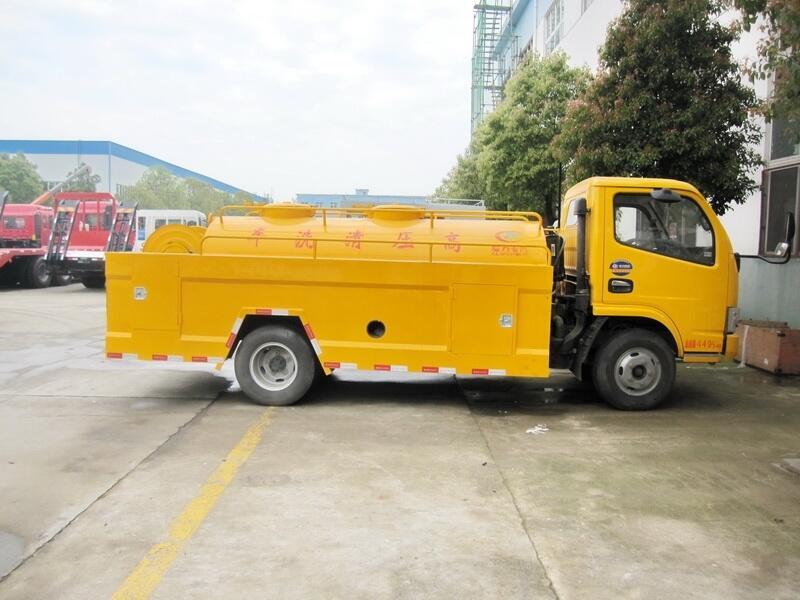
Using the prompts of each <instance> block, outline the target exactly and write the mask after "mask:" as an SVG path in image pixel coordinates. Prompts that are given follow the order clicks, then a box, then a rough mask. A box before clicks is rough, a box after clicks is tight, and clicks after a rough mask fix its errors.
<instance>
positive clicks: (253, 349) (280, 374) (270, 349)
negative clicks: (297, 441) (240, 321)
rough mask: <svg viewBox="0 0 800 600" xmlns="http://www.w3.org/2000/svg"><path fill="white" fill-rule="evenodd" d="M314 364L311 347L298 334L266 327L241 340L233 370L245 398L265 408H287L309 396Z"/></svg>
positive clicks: (269, 326)
mask: <svg viewBox="0 0 800 600" xmlns="http://www.w3.org/2000/svg"><path fill="white" fill-rule="evenodd" d="M316 362H317V358H316V356H314V352H313V350H312V349H311V345H310V344H309V343H308V340H306V338H305V337H304V336H302V335H301V334H300V333H298V332H297V331H295V330H294V329H291V328H289V327H284V326H280V325H266V326H264V327H259V328H258V329H255V330H253V331H251V332H250V333H248V334H247V336H246V337H245V338H244V340H242V343H241V344H240V345H239V347H238V348H237V349H236V358H235V360H234V364H233V366H234V371H235V372H236V379H237V381H238V382H239V386H240V387H241V388H242V391H243V392H244V393H245V394H246V395H247V397H248V398H250V399H251V400H253V401H255V402H258V403H259V404H263V405H265V406H288V405H290V404H294V403H295V402H297V401H298V400H300V399H301V398H302V397H303V396H304V395H305V394H306V392H308V390H309V388H310V387H311V384H312V383H313V382H314V373H315V363H316Z"/></svg>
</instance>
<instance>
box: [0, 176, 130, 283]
mask: <svg viewBox="0 0 800 600" xmlns="http://www.w3.org/2000/svg"><path fill="white" fill-rule="evenodd" d="M87 172H90V169H89V167H88V166H86V165H82V166H81V167H80V168H79V169H76V170H75V171H74V172H73V173H72V174H71V175H70V176H69V177H67V179H65V180H64V181H63V182H61V183H60V184H58V185H57V186H55V187H54V188H52V189H50V190H47V191H46V192H44V193H43V194H42V195H41V196H39V197H38V198H36V199H35V200H34V201H33V202H31V203H30V204H11V203H8V202H7V200H8V193H5V194H3V196H2V197H1V198H0V283H2V284H12V285H13V284H16V283H17V282H19V283H21V284H22V285H23V286H25V287H31V288H43V287H47V286H48V285H66V284H67V283H69V282H70V281H72V279H73V277H77V278H79V279H80V280H81V281H82V282H83V284H84V285H85V286H86V287H90V288H95V287H103V286H104V284H105V252H106V251H107V250H108V251H113V252H121V251H126V250H130V249H132V248H133V244H134V243H135V230H134V227H135V214H136V209H135V208H133V209H130V208H122V207H121V205H119V203H118V202H117V200H116V198H114V196H112V195H111V194H107V193H96V192H61V193H56V192H58V190H59V189H61V188H62V187H63V186H64V185H65V184H67V183H69V182H70V181H71V180H73V179H75V178H76V177H78V176H80V175H81V174H83V173H87ZM50 200H52V202H53V206H52V207H50V206H45V204H46V203H47V202H49V201H50Z"/></svg>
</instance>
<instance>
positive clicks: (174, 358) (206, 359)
mask: <svg viewBox="0 0 800 600" xmlns="http://www.w3.org/2000/svg"><path fill="white" fill-rule="evenodd" d="M106 358H111V359H115V360H145V361H146V360H152V361H156V362H193V363H211V364H213V363H223V362H225V359H224V358H222V357H220V356H192V357H190V358H185V357H183V356H181V355H180V354H151V355H150V357H149V358H140V357H139V355H138V354H131V353H127V352H106Z"/></svg>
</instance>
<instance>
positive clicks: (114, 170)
mask: <svg viewBox="0 0 800 600" xmlns="http://www.w3.org/2000/svg"><path fill="white" fill-rule="evenodd" d="M110 162H111V193H112V194H117V193H118V191H117V186H118V185H122V186H131V185H134V184H135V183H136V182H137V181H139V179H140V178H141V176H142V175H144V173H145V171H147V167H145V166H144V165H140V164H139V163H135V162H131V161H129V160H125V159H124V158H119V157H118V156H111V157H110Z"/></svg>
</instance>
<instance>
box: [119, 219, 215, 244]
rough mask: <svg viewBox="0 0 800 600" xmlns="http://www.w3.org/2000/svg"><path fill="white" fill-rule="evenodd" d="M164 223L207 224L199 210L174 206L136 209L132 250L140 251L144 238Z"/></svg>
mask: <svg viewBox="0 0 800 600" xmlns="http://www.w3.org/2000/svg"><path fill="white" fill-rule="evenodd" d="M164 225H199V226H200V227H205V226H206V225H208V222H207V221H206V216H205V215H204V214H203V213H201V212H200V211H199V210H187V209H175V208H142V209H139V210H137V211H136V245H135V246H134V247H133V249H134V251H140V250H141V249H142V246H143V245H144V242H145V240H146V239H147V238H148V237H150V234H151V233H153V232H154V231H155V230H156V229H158V228H159V227H163V226H164Z"/></svg>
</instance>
